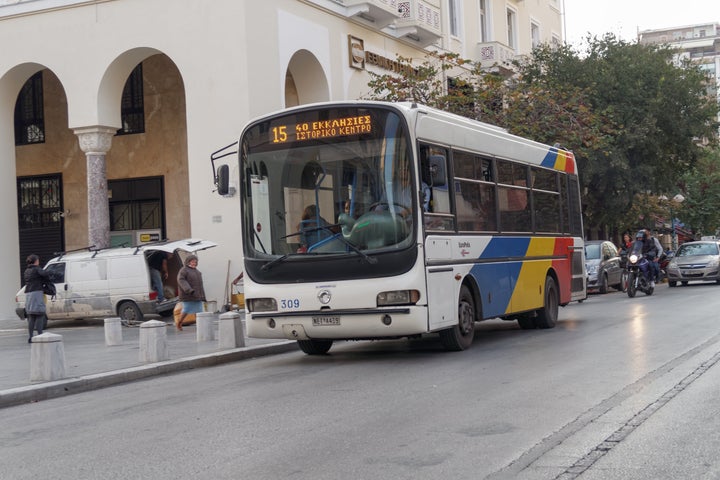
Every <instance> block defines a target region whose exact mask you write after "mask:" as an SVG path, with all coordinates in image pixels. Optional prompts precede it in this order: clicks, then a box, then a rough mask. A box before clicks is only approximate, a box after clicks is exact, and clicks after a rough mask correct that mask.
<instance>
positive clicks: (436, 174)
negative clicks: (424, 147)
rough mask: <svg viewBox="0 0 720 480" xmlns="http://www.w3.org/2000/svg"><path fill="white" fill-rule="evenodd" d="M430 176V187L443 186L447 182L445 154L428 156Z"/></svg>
mask: <svg viewBox="0 0 720 480" xmlns="http://www.w3.org/2000/svg"><path fill="white" fill-rule="evenodd" d="M428 166H429V168H430V178H429V180H430V181H429V182H425V183H427V184H428V185H429V186H430V187H442V186H444V185H445V184H446V179H447V175H446V174H445V157H444V156H443V155H430V157H428Z"/></svg>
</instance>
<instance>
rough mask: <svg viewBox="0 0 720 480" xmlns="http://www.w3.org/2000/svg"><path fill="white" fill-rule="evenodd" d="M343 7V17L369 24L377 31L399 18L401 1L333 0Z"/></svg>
mask: <svg viewBox="0 0 720 480" xmlns="http://www.w3.org/2000/svg"><path fill="white" fill-rule="evenodd" d="M335 1H336V2H337V3H340V4H342V5H344V6H345V8H346V10H345V15H347V16H348V17H352V18H356V19H358V20H361V21H363V22H365V23H369V24H371V25H372V26H373V27H375V28H377V29H381V28H384V27H387V26H388V25H390V24H392V23H393V22H394V21H395V20H397V19H399V18H400V12H399V6H398V4H399V3H402V2H401V0H335Z"/></svg>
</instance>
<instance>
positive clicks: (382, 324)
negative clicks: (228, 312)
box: [245, 306, 428, 340]
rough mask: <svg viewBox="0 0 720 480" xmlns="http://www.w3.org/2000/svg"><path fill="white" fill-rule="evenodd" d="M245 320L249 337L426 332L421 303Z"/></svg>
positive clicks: (377, 335) (364, 336)
mask: <svg viewBox="0 0 720 480" xmlns="http://www.w3.org/2000/svg"><path fill="white" fill-rule="evenodd" d="M245 321H246V325H247V333H248V336H249V337H252V338H286V339H289V340H308V339H333V340H369V339H379V338H400V337H407V336H414V335H420V334H423V333H427V332H428V317H427V308H426V307H424V306H412V307H397V308H388V309H366V310H344V311H331V310H328V311H325V310H323V311H316V312H278V313H273V314H267V313H262V314H255V315H253V314H248V315H247V316H246V319H245Z"/></svg>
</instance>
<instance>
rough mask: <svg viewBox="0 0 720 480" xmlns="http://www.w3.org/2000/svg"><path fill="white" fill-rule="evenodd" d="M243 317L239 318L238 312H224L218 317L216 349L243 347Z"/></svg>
mask: <svg viewBox="0 0 720 480" xmlns="http://www.w3.org/2000/svg"><path fill="white" fill-rule="evenodd" d="M243 316H244V314H243ZM243 316H240V314H239V313H238V312H226V313H223V314H221V315H220V322H219V327H218V347H220V348H237V347H244V346H245V331H244V329H243V323H242V317H243Z"/></svg>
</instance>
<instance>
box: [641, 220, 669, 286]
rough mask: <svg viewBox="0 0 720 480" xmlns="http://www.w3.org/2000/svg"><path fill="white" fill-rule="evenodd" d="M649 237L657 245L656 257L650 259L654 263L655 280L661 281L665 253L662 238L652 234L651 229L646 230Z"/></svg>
mask: <svg viewBox="0 0 720 480" xmlns="http://www.w3.org/2000/svg"><path fill="white" fill-rule="evenodd" d="M646 232H647V235H648V237H650V239H652V241H653V244H654V245H655V258H653V259H651V260H650V264H651V265H652V268H653V272H654V274H655V281H656V282H659V281H660V260H661V259H662V256H663V255H664V254H665V250H663V247H662V244H660V240H658V238H657V237H656V236H655V235H653V234H652V232H651V231H650V230H646Z"/></svg>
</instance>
